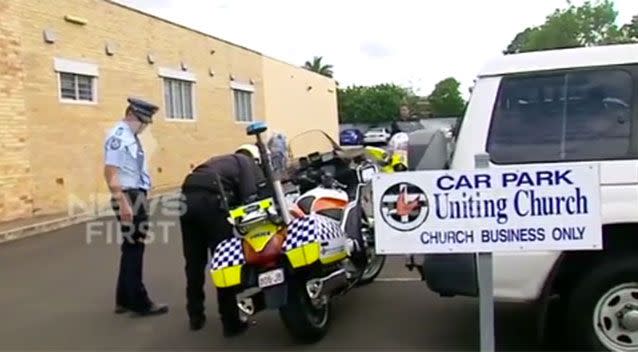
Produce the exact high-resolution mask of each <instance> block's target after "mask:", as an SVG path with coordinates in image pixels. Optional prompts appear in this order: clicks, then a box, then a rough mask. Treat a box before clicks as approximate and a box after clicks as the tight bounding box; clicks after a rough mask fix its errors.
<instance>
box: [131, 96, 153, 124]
mask: <svg viewBox="0 0 638 352" xmlns="http://www.w3.org/2000/svg"><path fill="white" fill-rule="evenodd" d="M128 102H129V107H130V108H131V111H132V112H133V113H134V114H135V116H137V118H138V119H140V121H142V122H144V123H151V122H153V115H154V114H155V113H156V112H157V110H159V107H157V106H156V105H153V104H151V103H149V102H146V101H144V100H142V99H138V98H128Z"/></svg>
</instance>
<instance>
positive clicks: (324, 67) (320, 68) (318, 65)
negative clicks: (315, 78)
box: [303, 56, 333, 78]
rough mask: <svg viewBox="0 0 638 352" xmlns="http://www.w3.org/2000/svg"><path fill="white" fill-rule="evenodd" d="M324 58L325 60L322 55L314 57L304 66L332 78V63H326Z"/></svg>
mask: <svg viewBox="0 0 638 352" xmlns="http://www.w3.org/2000/svg"><path fill="white" fill-rule="evenodd" d="M322 60H323V57H322V56H315V57H313V58H312V61H306V63H305V64H304V65H303V67H304V68H305V69H307V70H310V71H312V72H316V73H318V74H320V75H324V76H326V77H330V78H332V75H333V72H332V68H333V67H332V65H329V64H324V63H323V62H322Z"/></svg>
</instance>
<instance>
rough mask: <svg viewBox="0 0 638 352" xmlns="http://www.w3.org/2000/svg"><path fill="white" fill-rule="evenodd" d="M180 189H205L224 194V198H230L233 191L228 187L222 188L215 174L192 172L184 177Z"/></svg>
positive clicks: (219, 178)
mask: <svg viewBox="0 0 638 352" xmlns="http://www.w3.org/2000/svg"><path fill="white" fill-rule="evenodd" d="M182 189H184V190H187V189H205V190H208V191H211V192H213V193H218V194H220V193H222V190H223V191H224V193H226V196H229V197H230V196H232V193H233V190H232V189H229V187H228V186H226V187H224V185H223V182H222V181H221V177H219V176H218V175H216V174H210V173H204V172H193V173H191V174H189V175H188V176H186V179H185V180H184V184H183V185H182Z"/></svg>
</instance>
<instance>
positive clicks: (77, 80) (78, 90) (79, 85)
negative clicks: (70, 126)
mask: <svg viewBox="0 0 638 352" xmlns="http://www.w3.org/2000/svg"><path fill="white" fill-rule="evenodd" d="M60 97H61V99H62V100H76V101H86V102H95V77H92V76H86V75H78V74H75V73H67V72H60Z"/></svg>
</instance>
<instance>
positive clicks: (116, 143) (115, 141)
mask: <svg viewBox="0 0 638 352" xmlns="http://www.w3.org/2000/svg"><path fill="white" fill-rule="evenodd" d="M120 146H122V140H121V139H119V138H111V141H110V142H109V148H110V149H112V150H117V149H120Z"/></svg>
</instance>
